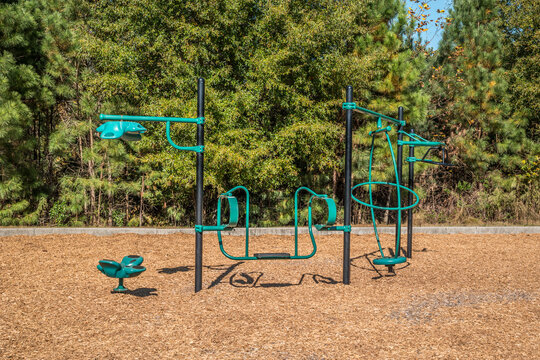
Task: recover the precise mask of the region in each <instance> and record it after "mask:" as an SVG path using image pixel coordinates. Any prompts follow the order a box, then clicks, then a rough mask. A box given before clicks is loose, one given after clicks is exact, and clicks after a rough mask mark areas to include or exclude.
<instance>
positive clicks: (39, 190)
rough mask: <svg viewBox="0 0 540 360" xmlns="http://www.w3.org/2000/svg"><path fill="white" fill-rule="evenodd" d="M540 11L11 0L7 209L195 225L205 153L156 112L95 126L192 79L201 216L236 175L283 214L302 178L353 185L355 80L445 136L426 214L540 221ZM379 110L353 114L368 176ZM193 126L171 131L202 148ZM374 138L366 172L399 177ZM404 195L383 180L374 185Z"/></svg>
mask: <svg viewBox="0 0 540 360" xmlns="http://www.w3.org/2000/svg"><path fill="white" fill-rule="evenodd" d="M418 6H420V7H424V8H425V6H429V3H422V2H419V3H418ZM538 14H540V6H539V4H538V2H536V1H533V0H518V1H497V0H455V1H454V3H453V8H452V10H450V11H446V12H445V13H444V16H442V17H441V19H442V20H441V19H437V21H432V24H433V25H430V22H429V21H430V19H429V18H426V17H422V16H421V15H419V12H418V10H416V12H411V10H410V8H408V6H406V5H405V4H404V3H402V2H400V1H398V0H383V1H372V0H363V1H358V0H357V1H353V0H343V1H335V0H314V1H304V0H302V1H297V0H273V1H266V0H206V1H166V0H154V1H150V0H140V1H128V0H124V1H99V0H98V1H86V0H82V1H78V2H77V3H73V2H64V1H56V0H27V1H10V2H4V3H3V4H2V5H0V23H1V24H2V26H0V49H1V52H0V176H1V182H0V224H1V225H44V224H52V225H73V226H75V225H78V226H82V225H92V226H99V225H108V226H126V225H130V226H145V225H149V226H150V225H154V226H155V225H164V226H166V225H171V226H188V225H192V224H193V222H194V188H195V166H194V164H195V159H194V156H193V154H192V153H187V152H178V151H175V150H174V149H172V148H170V147H169V145H168V143H167V142H166V139H165V136H164V128H163V126H162V125H159V124H150V125H149V124H145V126H146V127H147V128H148V130H149V131H148V132H147V134H145V136H144V137H143V140H142V141H140V142H136V143H127V142H120V141H103V140H100V139H99V137H98V136H97V134H96V133H95V128H96V127H97V126H98V125H99V122H98V114H99V113H120V114H139V115H154V116H195V111H196V96H195V92H196V79H197V78H198V77H204V78H205V79H206V84H207V86H206V87H207V109H206V118H207V122H206V130H205V133H206V150H205V160H206V163H205V202H206V204H205V208H206V211H207V212H206V215H205V216H206V219H205V221H207V222H214V221H215V218H214V216H215V213H214V211H213V210H214V208H215V201H216V196H217V194H218V193H219V192H221V191H224V190H227V189H228V188H230V187H232V186H235V185H244V186H246V187H248V188H249V189H250V191H252V193H253V195H252V196H253V198H252V207H253V211H252V215H251V218H252V221H254V222H255V223H256V224H258V225H260V226H265V225H272V224H274V225H290V224H291V223H292V220H293V216H292V214H293V211H292V207H293V203H292V195H293V192H294V190H295V189H296V188H297V187H298V186H301V185H306V186H309V187H311V188H313V189H316V190H317V191H320V192H326V193H328V194H333V196H334V197H335V198H336V199H337V200H339V199H342V197H343V185H342V184H343V181H342V176H343V174H342V161H343V156H342V155H343V152H344V146H343V134H344V125H343V124H344V121H343V116H342V111H341V103H342V102H343V101H344V88H345V86H346V85H352V86H353V87H354V91H355V101H356V102H357V103H358V104H359V105H361V106H363V107H367V108H370V109H373V110H375V111H378V112H381V113H384V114H388V115H391V116H395V114H396V113H397V108H398V106H403V107H404V108H405V119H406V120H407V122H408V123H409V124H410V125H411V127H413V128H414V130H415V132H418V133H420V134H422V135H424V136H425V137H428V138H432V139H436V140H438V141H445V142H447V144H449V155H450V159H451V160H452V162H454V163H455V164H456V165H457V166H456V167H453V168H451V169H442V168H437V167H430V166H429V165H425V164H420V163H417V178H416V179H417V181H418V185H417V189H418V191H419V192H420V195H421V197H422V198H423V199H424V201H423V204H422V206H421V208H420V209H419V210H418V211H419V216H420V217H421V219H422V220H423V221H424V222H428V223H452V222H459V223H475V222H481V221H488V222H499V221H500V222H503V221H504V222H515V223H526V222H538V221H539V220H540V215H539V214H540V190H539V189H540V141H539V136H540V121H539V118H538V114H539V111H540V109H539V103H540V96H539V93H540V91H539V85H538V84H539V72H540V54H539V41H538V39H539V38H540V34H539V30H538V29H539V26H538V25H539V24H538V22H539V20H538V19H539V17H538ZM426 26H438V27H440V28H441V31H442V32H443V37H442V41H441V42H440V45H439V48H438V49H436V50H435V49H432V48H431V47H430V46H431V45H430V44H426V43H425V42H422V40H421V38H419V37H418V34H419V33H421V32H422V31H423V30H422V29H423V28H425V27H426ZM375 125H376V124H375V122H373V121H372V120H368V118H364V117H362V116H360V115H358V116H356V124H355V135H354V142H355V152H354V158H353V161H354V173H353V176H354V178H355V181H356V182H359V181H360V180H364V179H366V178H367V161H368V156H369V146H370V138H369V136H367V132H368V131H370V130H372V129H373V128H374V127H375ZM194 130H195V128H194V127H193V126H190V125H189V124H186V125H175V126H174V128H173V137H174V139H175V141H176V142H177V143H179V144H194V141H195V131H194ZM379 145H380V146H378V147H377V148H376V151H375V157H376V158H377V163H376V165H377V166H376V168H375V172H374V177H375V178H376V179H379V180H387V179H390V178H391V176H392V174H393V169H392V168H391V166H390V165H391V163H390V161H389V151H388V149H387V148H385V145H384V143H382V142H381V143H380V144H379ZM392 196H393V194H391V193H390V192H388V189H385V188H381V189H377V191H376V200H375V201H376V202H378V203H379V204H385V203H390V202H391V201H395V200H394V199H393V197H392ZM353 215H354V216H353V221H354V222H356V223H361V222H363V221H365V220H367V216H368V212H367V210H366V209H361V208H355V209H354V213H353ZM377 215H378V216H379V217H380V219H381V220H382V221H391V220H392V219H391V216H393V214H388V213H385V212H380V213H378V214H377Z"/></svg>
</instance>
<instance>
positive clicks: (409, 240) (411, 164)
mask: <svg viewBox="0 0 540 360" xmlns="http://www.w3.org/2000/svg"><path fill="white" fill-rule="evenodd" d="M411 134H414V130H413V129H411ZM409 157H410V158H414V146H413V145H409ZM409 189H411V190H414V161H410V162H409ZM413 200H414V198H413V194H412V192H410V191H409V201H408V202H407V204H408V205H412V203H413ZM412 233H413V209H412V208H411V209H409V210H408V211H407V254H406V256H407V257H408V258H409V259H410V258H411V257H412Z"/></svg>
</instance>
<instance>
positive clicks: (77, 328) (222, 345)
mask: <svg viewBox="0 0 540 360" xmlns="http://www.w3.org/2000/svg"><path fill="white" fill-rule="evenodd" d="M250 240H251V243H250V248H251V249H252V250H251V251H250V252H251V253H255V252H265V251H271V252H291V253H292V252H294V248H293V238H292V237H291V236H261V237H254V238H252V239H250ZM351 240H352V241H351V243H352V248H351V256H352V257H353V260H352V268H351V284H350V285H343V284H342V283H341V280H342V251H343V249H342V246H343V245H342V244H343V237H342V236H341V235H332V236H320V237H318V248H319V251H318V253H317V254H316V255H315V256H314V257H313V258H311V259H308V260H293V261H288V260H264V261H232V260H229V259H227V258H225V257H224V256H223V255H222V254H221V253H220V251H219V248H218V244H217V238H216V236H215V234H205V237H204V264H205V267H204V272H203V290H202V291H201V292H199V293H197V294H194V292H193V289H194V267H193V264H194V257H195V254H194V236H192V235H187V234H182V235H180V234H179V235H164V236H146V235H144V236H143V235H115V236H110V237H98V236H89V235H63V236H56V235H50V236H36V237H25V236H13V237H4V238H0V358H2V359H310V360H316V359H364V358H365V359H374V358H382V359H391V358H398V359H419V358H421V359H434V358H443V359H540V331H539V329H540V277H539V276H540V271H539V270H540V265H539V264H540V235H538V234H536V235H535V234H516V235H424V234H416V235H415V239H414V252H413V258H412V259H411V260H410V261H409V262H407V263H405V264H401V265H398V266H397V267H396V270H395V274H391V273H388V271H387V270H386V268H385V267H374V266H373V265H372V262H371V261H372V260H373V259H374V258H375V257H376V256H377V253H376V251H375V250H376V249H377V247H376V243H375V240H374V237H373V236H372V235H362V236H358V235H352V236H351ZM382 240H383V243H384V245H385V246H388V245H391V244H393V238H392V236H391V235H383V236H382ZM224 241H225V246H226V247H227V249H228V250H229V252H230V253H234V254H239V255H240V254H242V253H243V238H240V237H225V239H224ZM310 250H311V249H310V244H309V240H308V238H307V237H305V236H303V237H302V238H301V242H300V251H301V252H302V253H308V252H309V251H310ZM130 254H137V255H141V256H143V257H144V259H145V260H144V263H143V264H142V265H143V266H146V268H147V270H146V272H144V273H143V274H142V275H141V276H139V277H137V278H134V279H127V280H126V281H125V286H126V287H127V288H128V289H130V291H128V292H127V293H123V294H119V293H111V290H112V289H113V288H114V287H115V286H116V285H117V281H116V279H111V278H107V277H105V276H104V275H103V274H101V273H100V272H99V271H98V270H97V269H96V265H97V263H98V260H100V259H114V260H116V261H120V260H121V259H122V257H123V256H125V255H130Z"/></svg>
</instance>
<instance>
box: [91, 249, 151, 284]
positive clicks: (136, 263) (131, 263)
mask: <svg viewBox="0 0 540 360" xmlns="http://www.w3.org/2000/svg"><path fill="white" fill-rule="evenodd" d="M143 260H144V259H143V257H142V256H139V255H128V256H125V257H124V258H123V259H122V262H120V263H117V262H116V261H114V260H107V259H104V260H99V265H98V266H97V269H98V270H99V271H101V272H102V273H103V274H105V275H107V276H108V277H112V278H116V279H118V287H117V288H115V289H114V291H126V290H127V289H126V288H125V287H124V279H126V278H133V277H136V276H139V275H140V274H142V273H143V272H144V271H145V270H146V268H145V267H144V266H141V264H142V262H143Z"/></svg>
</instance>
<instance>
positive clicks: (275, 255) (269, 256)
mask: <svg viewBox="0 0 540 360" xmlns="http://www.w3.org/2000/svg"><path fill="white" fill-rule="evenodd" d="M253 256H255V257H256V258H257V259H268V260H271V259H290V258H291V254H288V253H257V254H253Z"/></svg>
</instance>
